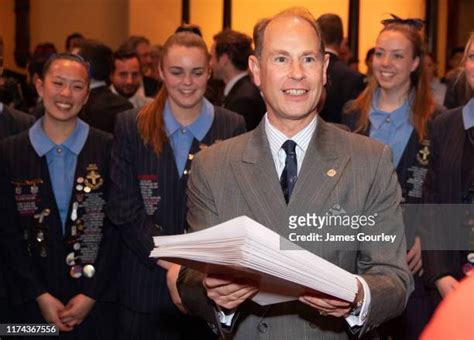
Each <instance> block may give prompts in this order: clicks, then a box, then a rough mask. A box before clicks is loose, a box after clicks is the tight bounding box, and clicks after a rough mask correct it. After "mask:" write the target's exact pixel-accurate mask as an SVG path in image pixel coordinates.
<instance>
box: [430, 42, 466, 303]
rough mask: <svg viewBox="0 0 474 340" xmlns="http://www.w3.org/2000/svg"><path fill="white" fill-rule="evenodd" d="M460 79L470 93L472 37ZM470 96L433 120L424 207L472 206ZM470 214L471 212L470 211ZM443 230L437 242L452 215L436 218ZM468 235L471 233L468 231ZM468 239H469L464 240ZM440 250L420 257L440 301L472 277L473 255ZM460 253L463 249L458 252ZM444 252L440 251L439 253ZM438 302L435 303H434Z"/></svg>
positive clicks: (445, 233)
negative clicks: (422, 258)
mask: <svg viewBox="0 0 474 340" xmlns="http://www.w3.org/2000/svg"><path fill="white" fill-rule="evenodd" d="M463 77H464V78H465V79H466V81H467V83H468V85H469V87H470V90H471V91H472V93H474V34H471V36H470V38H469V40H468V43H467V45H466V49H465V54H464V59H463ZM473 155H474V95H473V96H472V97H471V98H470V99H469V101H468V102H467V104H466V105H464V106H463V107H458V108H455V109H452V110H449V111H447V112H446V113H444V114H442V115H440V116H439V117H438V118H437V119H435V121H434V123H433V136H432V162H431V165H430V169H429V171H428V174H427V176H426V181H425V185H424V191H423V194H424V197H425V202H426V203H438V204H440V203H442V204H462V203H464V204H466V205H469V204H473V203H474V156H473ZM471 211H472V209H471ZM436 216H437V217H438V218H439V219H440V220H441V222H440V223H439V224H440V225H441V226H442V227H443V229H435V231H436V233H440V235H438V237H439V238H440V239H444V238H448V237H449V235H450V234H451V233H452V230H454V229H455V227H456V225H454V222H453V219H452V218H450V217H452V214H448V213H446V212H445V213H441V214H439V215H436ZM471 234H472V230H471ZM464 238H465V239H469V236H466V237H464ZM449 249H459V248H452V247H450V248H442V249H439V250H438V251H436V250H433V251H429V252H427V253H426V254H425V255H426V256H425V257H424V261H425V265H424V267H425V274H426V276H427V278H428V280H429V282H430V283H431V284H433V285H435V286H436V288H437V290H438V292H439V295H440V296H441V297H442V298H444V297H446V296H447V295H448V294H450V293H451V292H452V291H453V290H454V289H456V287H457V286H458V285H459V281H460V280H461V279H462V278H463V277H465V276H468V275H472V269H473V268H474V264H473V263H474V260H473V258H474V253H473V252H472V248H471V251H448V250H449ZM462 249H464V248H462ZM441 250H444V251H441ZM438 300H439V299H438Z"/></svg>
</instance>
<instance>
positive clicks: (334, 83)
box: [316, 14, 365, 123]
mask: <svg viewBox="0 0 474 340" xmlns="http://www.w3.org/2000/svg"><path fill="white" fill-rule="evenodd" d="M316 22H317V24H318V25H319V28H320V30H321V34H322V37H323V41H324V45H325V47H326V48H325V52H326V53H327V54H329V67H328V71H327V76H328V83H327V85H326V90H327V96H326V102H325V105H324V107H323V110H322V111H321V112H320V116H321V117H322V118H323V119H324V120H326V121H328V122H333V123H340V122H341V114H342V108H343V106H344V104H345V103H346V102H347V101H349V100H350V99H354V98H356V97H357V96H358V95H359V93H360V92H362V90H363V89H364V87H365V83H364V75H363V74H361V73H359V72H356V71H354V70H352V69H351V68H350V67H349V66H348V65H346V63H345V62H344V61H343V60H341V59H340V57H339V49H340V47H341V44H342V42H343V29H342V20H341V18H340V17H339V16H337V15H336V14H323V15H321V16H320V17H319V18H318V19H317V20H316Z"/></svg>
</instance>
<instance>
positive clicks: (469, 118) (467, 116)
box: [462, 98, 474, 130]
mask: <svg viewBox="0 0 474 340" xmlns="http://www.w3.org/2000/svg"><path fill="white" fill-rule="evenodd" d="M462 121H463V124H464V129H465V130H469V129H470V128H472V127H474V98H471V100H470V101H469V102H468V103H467V104H466V105H465V106H464V107H463V108H462Z"/></svg>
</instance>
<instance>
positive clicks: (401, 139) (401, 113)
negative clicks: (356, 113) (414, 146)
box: [369, 89, 413, 167]
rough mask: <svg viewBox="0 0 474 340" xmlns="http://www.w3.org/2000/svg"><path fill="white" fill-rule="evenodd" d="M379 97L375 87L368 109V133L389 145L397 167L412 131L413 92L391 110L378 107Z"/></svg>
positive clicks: (378, 91) (378, 90)
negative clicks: (385, 110)
mask: <svg viewBox="0 0 474 340" xmlns="http://www.w3.org/2000/svg"><path fill="white" fill-rule="evenodd" d="M379 97H380V89H377V91H376V92H375V94H374V98H373V101H372V108H371V109H370V111H369V121H370V131H369V135H370V137H371V138H373V139H375V140H378V141H379V142H382V143H384V144H386V145H388V146H390V148H391V149H392V162H393V164H394V166H395V167H397V166H398V163H399V162H400V159H401V158H402V155H403V151H404V150H405V148H406V146H407V144H408V140H409V139H410V136H411V134H412V132H413V125H412V124H411V122H410V112H411V102H412V100H413V94H411V95H410V96H409V97H408V100H406V101H405V103H403V105H402V106H400V107H399V108H398V109H396V110H394V111H392V112H384V111H382V110H380V109H379V108H378V105H377V104H378V102H379Z"/></svg>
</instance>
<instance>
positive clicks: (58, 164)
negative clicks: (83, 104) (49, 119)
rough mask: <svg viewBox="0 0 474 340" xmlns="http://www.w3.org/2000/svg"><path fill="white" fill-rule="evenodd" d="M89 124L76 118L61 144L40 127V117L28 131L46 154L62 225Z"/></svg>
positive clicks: (37, 145)
mask: <svg viewBox="0 0 474 340" xmlns="http://www.w3.org/2000/svg"><path fill="white" fill-rule="evenodd" d="M88 135H89V125H87V124H86V123H85V122H83V121H82V120H80V119H78V120H77V124H76V127H75V128H74V130H73V132H72V134H71V135H70V136H69V137H68V139H66V141H64V143H63V144H61V145H56V144H54V142H53V141H52V140H51V139H49V137H48V136H47V135H46V133H45V132H44V130H43V118H40V119H39V120H37V121H36V123H35V124H33V126H32V127H31V128H30V130H29V136H30V142H31V144H32V145H33V148H34V149H35V151H36V153H37V154H38V156H40V157H43V156H45V155H46V162H47V164H48V170H49V177H50V179H51V185H52V186H53V192H54V198H55V199H56V204H57V206H58V209H59V215H60V216H61V222H62V228H63V233H64V226H65V224H66V219H67V213H68V210H69V204H70V201H71V194H72V191H73V188H72V187H73V185H74V175H75V171H76V164H77V157H78V156H79V153H80V152H81V150H82V148H83V147H84V144H85V143H86V140H87V136H88Z"/></svg>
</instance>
